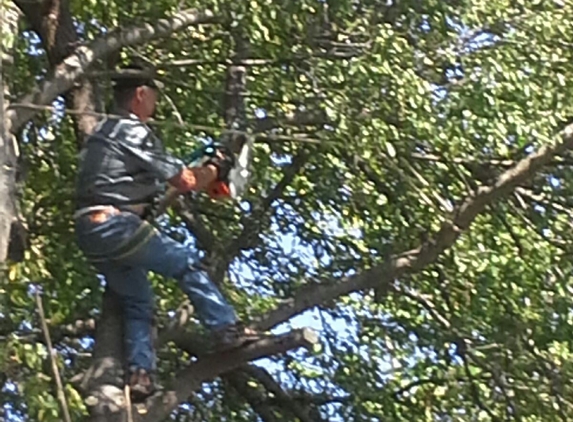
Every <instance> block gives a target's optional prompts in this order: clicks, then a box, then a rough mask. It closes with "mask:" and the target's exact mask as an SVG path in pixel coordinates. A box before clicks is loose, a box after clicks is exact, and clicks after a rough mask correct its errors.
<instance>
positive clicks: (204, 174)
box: [167, 165, 219, 193]
mask: <svg viewBox="0 0 573 422" xmlns="http://www.w3.org/2000/svg"><path fill="white" fill-rule="evenodd" d="M218 172H219V170H218V169H217V167H215V166H214V165H206V166H203V167H194V168H188V167H185V168H183V170H181V171H180V172H179V173H177V174H176V175H175V176H173V177H172V178H170V179H168V180H167V182H168V183H169V184H170V185H171V186H173V187H174V188H175V189H177V193H185V192H189V191H192V190H193V191H201V190H205V189H206V188H207V187H208V186H210V185H211V184H212V183H213V182H214V181H215V180H217V176H218Z"/></svg>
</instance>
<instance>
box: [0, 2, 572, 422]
mask: <svg viewBox="0 0 573 422" xmlns="http://www.w3.org/2000/svg"><path fill="white" fill-rule="evenodd" d="M15 4H16V5H17V6H18V10H19V11H20V12H21V14H22V15H21V18H20V21H19V26H18V27H17V28H16V27H14V26H13V25H12V26H8V27H6V26H5V25H3V26H2V29H3V31H6V30H9V31H11V32H12V33H14V34H17V35H18V36H17V37H14V38H13V40H14V45H13V46H11V45H8V44H6V43H5V41H4V40H5V39H8V38H5V37H4V36H3V37H2V43H3V44H2V46H3V49H4V51H5V52H6V53H7V54H5V55H3V56H2V57H3V58H4V57H5V58H8V57H11V60H4V61H3V63H2V81H3V84H4V85H5V87H7V92H8V95H7V96H6V97H5V102H6V103H8V108H7V110H6V111H5V112H4V119H3V124H4V128H8V129H9V133H10V134H12V136H14V137H15V139H16V140H17V144H18V147H19V150H20V156H19V158H18V161H17V166H18V167H17V172H13V171H11V172H8V173H6V169H7V167H6V166H4V167H3V171H4V173H2V176H1V177H3V179H1V180H0V186H2V189H4V190H3V191H2V192H3V194H2V195H1V196H0V198H1V199H0V200H2V201H7V200H9V198H11V197H14V195H16V194H17V199H18V201H17V204H18V207H19V210H18V209H17V207H15V206H14V205H13V203H14V201H12V202H8V203H7V204H6V205H5V204H4V202H2V203H1V204H0V245H3V244H4V245H7V243H8V242H7V239H9V233H8V228H7V227H9V226H12V225H13V223H12V222H13V221H14V218H15V216H16V217H17V218H20V220H21V221H22V222H23V223H25V224H21V225H19V227H20V226H21V227H26V228H27V238H28V240H27V242H20V244H19V246H18V247H17V248H14V247H12V250H14V249H17V250H20V253H17V254H15V255H21V258H22V259H21V262H16V261H17V259H14V258H15V256H12V257H11V258H12V259H9V260H7V261H6V269H5V272H4V273H3V275H4V276H5V277H4V278H5V280H4V281H3V284H1V286H0V288H1V289H2V293H3V294H2V295H0V335H2V336H3V337H2V339H3V342H2V343H0V355H1V356H3V358H2V360H1V362H2V363H1V365H2V366H1V369H0V372H1V373H2V374H3V375H2V376H1V378H0V383H2V384H3V387H2V389H1V390H0V397H1V400H2V402H3V403H4V405H3V411H4V412H5V415H4V416H5V417H6V419H7V420H17V418H18V416H20V417H25V418H30V419H31V420H40V421H52V420H54V421H55V420H58V421H59V420H62V417H63V416H62V415H63V413H62V410H61V407H62V406H61V404H59V402H58V391H57V387H56V383H55V379H54V376H55V375H54V371H53V370H52V369H51V368H50V364H51V359H50V358H51V356H50V354H49V351H48V349H47V347H46V340H45V339H44V336H43V334H42V331H41V321H40V318H39V317H38V310H37V309H38V302H37V297H41V299H42V303H43V306H44V308H45V313H46V316H47V318H48V326H49V331H50V334H51V337H52V342H53V345H54V348H55V350H56V351H57V354H55V359H56V363H57V366H58V368H59V371H58V372H59V373H60V375H61V377H62V382H63V386H64V387H63V389H64V391H65V396H66V397H65V401H66V406H67V407H68V408H69V412H70V413H71V419H72V420H79V419H80V418H82V417H84V416H85V415H86V414H87V413H88V412H91V420H112V419H111V416H109V415H107V416H106V415H104V414H103V412H104V409H103V407H102V405H105V406H112V404H113V400H114V399H115V398H117V397H120V398H121V394H118V395H117V396H114V395H113V394H110V391H112V390H113V388H111V387H110V386H113V385H114V384H115V383H116V378H117V375H118V372H117V368H118V359H117V357H118V356H120V354H121V350H120V349H119V348H116V347H113V346H116V345H118V344H120V343H118V342H117V341H116V339H117V338H118V336H120V335H121V333H119V332H118V331H117V330H116V328H117V324H116V323H105V321H108V320H109V318H111V321H116V320H117V318H118V317H119V315H117V312H116V308H114V306H113V298H110V299H106V300H105V301H104V302H103V303H102V300H101V292H102V286H101V283H100V281H99V280H98V279H97V278H96V276H95V274H94V273H93V270H92V269H91V268H90V267H89V266H88V265H87V264H86V262H85V261H84V259H83V257H82V256H81V254H80V253H79V252H78V251H77V250H76V248H75V246H74V241H73V221H72V218H71V216H72V214H73V187H74V184H73V181H74V176H75V168H76V167H75V166H76V154H77V148H78V145H79V143H81V139H82V136H83V134H84V133H87V132H89V131H90V130H91V128H92V127H93V122H94V121H95V120H94V117H95V116H96V113H101V112H103V111H104V109H105V107H104V105H105V103H106V101H107V98H108V96H109V83H108V82H109V71H110V70H111V69H112V68H113V66H114V65H115V64H116V63H118V62H121V61H124V60H126V58H127V57H128V56H133V55H137V56H139V57H140V58H142V59H145V60H148V61H149V62H151V63H153V64H154V65H156V66H157V67H158V68H159V69H160V74H161V76H162V78H163V80H164V82H165V83H166V88H165V92H164V93H163V94H162V104H161V107H160V110H159V113H158V116H157V120H156V122H155V127H156V129H157V130H158V131H160V132H161V135H162V138H163V139H164V140H165V141H166V143H167V145H168V147H169V148H170V149H171V150H172V151H173V152H174V153H175V154H178V155H185V154H188V153H189V152H190V151H191V150H192V149H193V148H194V146H195V145H196V144H197V143H198V142H201V141H203V140H205V139H210V138H219V137H221V136H226V135H229V134H233V133H237V132H247V133H249V134H251V135H252V136H255V141H256V142H255V154H254V160H253V177H252V182H251V186H250V189H249V192H248V193H247V194H246V195H245V197H244V198H243V199H242V201H241V203H239V204H235V203H226V204H221V203H214V202H212V201H210V200H209V199H208V198H206V197H204V196H202V195H198V196H196V197H189V198H184V199H183V200H182V201H181V202H179V203H178V204H177V205H176V206H175V207H174V209H173V210H172V211H170V213H169V215H168V216H167V218H166V219H164V220H162V222H161V224H162V228H163V230H166V231H168V232H169V233H171V234H172V235H173V236H174V237H176V238H180V239H182V240H183V239H187V240H188V239H189V235H190V233H193V235H194V238H195V239H196V242H197V244H198V245H199V246H200V247H201V248H202V249H203V250H204V251H205V254H206V255H207V256H208V258H209V260H208V261H209V262H210V263H211V265H212V268H211V269H210V271H211V272H212V274H213V277H214V279H215V280H216V281H217V283H219V284H220V285H221V286H222V288H223V289H224V290H225V291H226V294H227V295H228V297H229V298H230V300H231V301H232V302H233V303H234V304H235V306H236V307H237V309H238V310H239V312H240V314H241V315H242V316H243V317H244V318H245V319H246V320H248V321H250V322H252V323H253V324H255V325H256V326H258V327H259V328H262V329H274V330H278V331H287V330H288V329H289V328H290V327H293V326H297V327H300V326H301V325H312V326H313V327H314V328H315V329H316V330H318V331H319V334H320V340H321V348H316V347H313V346H312V343H313V338H312V336H310V337H309V336H308V332H305V331H295V332H294V334H292V335H291V336H290V337H287V339H288V341H283V342H282V343H280V342H277V343H272V344H266V345H262V346H261V347H257V348H254V349H252V350H247V351H244V352H243V355H240V354H232V355H230V356H227V358H226V359H221V360H220V361H218V362H213V361H212V360H211V361H210V360H209V359H210V358H209V357H205V356H202V355H201V352H202V350H201V341H202V340H201V339H202V335H201V333H200V330H199V329H198V328H196V326H195V324H193V322H192V321H193V319H192V317H191V319H190V322H189V318H188V317H189V313H190V311H189V307H188V305H187V304H186V303H184V302H183V303H182V299H181V295H180V294H179V293H178V290H177V288H176V287H175V286H174V285H173V284H172V283H171V282H169V281H166V280H162V279H160V278H155V279H154V288H155V291H156V293H157V308H158V309H157V314H158V330H159V337H158V344H159V346H160V348H159V350H160V375H161V378H162V380H163V381H164V382H165V383H166V387H167V389H168V391H175V392H176V393H175V394H173V393H167V394H166V395H165V396H162V397H161V399H158V400H156V401H155V402H154V404H153V405H152V406H151V407H150V409H149V413H148V414H147V415H143V416H141V415H134V417H135V418H136V419H141V420H161V418H165V417H167V416H168V415H171V417H172V419H174V420H180V421H186V420H188V421H192V420H201V421H219V420H230V421H247V420H258V419H260V420H264V421H278V420H281V421H283V420H293V421H294V420H300V421H303V422H307V421H320V420H345V421H346V420H353V421H362V420H364V421H365V420H397V421H402V420H403V421H407V420H408V421H409V420H444V421H448V420H456V421H458V420H467V421H474V420H492V421H497V420H499V421H501V420H520V421H537V420H544V421H547V420H568V419H569V418H570V417H571V416H572V415H573V408H572V406H573V404H572V403H571V402H570V400H569V396H570V394H571V391H570V390H571V389H570V386H569V385H568V383H567V382H566V380H567V379H568V378H569V377H570V376H571V371H572V369H571V366H570V364H569V361H570V360H571V359H570V357H571V356H570V355H571V347H570V339H571V335H572V333H571V328H570V326H571V324H570V311H569V309H570V307H571V299H570V296H571V294H570V291H569V290H570V287H569V285H568V280H569V276H568V274H569V273H570V270H571V264H570V261H569V259H568V255H569V251H570V250H571V245H572V243H571V241H572V238H571V235H570V233H569V230H568V229H569V218H570V214H571V211H570V210H569V205H570V200H569V199H568V198H569V196H570V193H571V191H572V185H571V171H570V169H569V164H570V163H571V155H570V152H569V149H570V148H571V146H572V145H573V126H571V125H570V124H569V121H570V116H571V114H572V104H571V101H570V98H571V97H572V94H573V92H572V91H573V83H572V82H571V80H572V76H573V65H572V64H571V63H573V61H572V58H573V57H572V53H571V52H572V51H573V50H572V49H571V46H572V45H573V25H572V22H571V16H573V15H572V12H573V4H571V2H568V1H559V0H554V1H550V0H545V1H527V2H526V1H519V0H512V1H509V0H492V1H490V2H487V3H485V2H484V3H482V2H464V1H459V0H451V1H450V0H448V1H426V2H419V1H415V0H411V1H408V0H401V1H394V2H378V1H362V2H353V1H338V2H319V1H312V0H303V1H297V2H286V1H285V2H264V1H259V0H255V1H250V2H226V1H196V2H187V3H185V5H184V6H185V8H187V7H193V8H194V9H193V10H194V11H189V10H187V9H182V7H183V5H182V4H180V3H179V2H170V1H167V2H160V3H157V2H155V3H149V4H138V3H133V4H131V3H130V4H124V2H114V1H111V0H108V1H102V2H90V3H87V2H79V1H70V2H68V1H65V0H60V1H53V0H38V1H16V2H15ZM4 7H6V6H4ZM10 10H14V9H13V8H12V9H10ZM4 16H6V14H4ZM11 16H12V15H11ZM3 22H5V21H3ZM11 22H13V21H11ZM3 33H4V32H3ZM31 81H34V83H32V82H31ZM36 82H37V87H36V88H34V89H33V88H32V87H33V86H36ZM4 133H5V135H3V137H2V139H3V143H2V144H1V145H0V147H2V148H3V151H4V152H3V154H4V155H3V156H2V158H3V160H4V162H6V160H8V161H9V162H14V157H15V155H14V153H12V152H11V151H13V149H12V150H8V149H6V148H7V146H9V145H12V143H9V142H7V140H8V131H7V130H4ZM6 151H7V152H6ZM10 154H12V155H10ZM16 180H17V181H18V184H16ZM4 192H10V193H11V194H10V195H13V196H10V195H7V194H6V193H4ZM12 193H13V194H12ZM5 210H8V212H6V211H5ZM18 238H21V236H18ZM26 243H27V244H26ZM5 249H6V248H5ZM0 253H3V254H5V252H2V246H0ZM40 293H41V295H40ZM102 308H103V309H104V311H103V313H102V312H101V310H102ZM106 318H108V319H106ZM114 318H115V319H114ZM94 319H95V320H98V321H99V323H98V330H97V331H98V333H97V336H95V337H94V324H93V320H94ZM102 320H103V321H104V322H103V323H102ZM94 338H95V339H97V341H96V342H94ZM289 342H290V343H289ZM299 345H307V346H308V347H309V349H308V350H306V349H295V347H296V346H299ZM291 349H293V350H291ZM287 350H291V351H288V352H287ZM261 356H266V358H265V359H264V360H262V361H261V360H255V362H251V363H247V362H249V361H252V360H253V359H258V358H259V357H261ZM189 361H193V363H191V364H189ZM238 363H240V365H239V366H238V367H237V364H238ZM98 364H99V365H100V366H99V368H100V369H101V368H104V369H106V370H105V371H97V370H94V369H97V368H98V366H97V365H98ZM102 364H103V366H102ZM94 365H95V366H94ZM98 374H99V375H100V376H97V375H98ZM101 375H103V376H101ZM174 379H175V380H176V383H175V385H174V389H172V388H171V387H172V386H170V385H169V384H170V382H171V381H172V380H174ZM81 380H83V381H84V382H83V383H82V382H81ZM113 391H116V392H117V393H119V391H117V390H113ZM61 396H62V395H61V392H60V398H61ZM163 399H165V400H163ZM117 407H118V409H119V408H121V407H122V403H121V402H118V405H117ZM97 418H100V419H97ZM102 418H103V419H102ZM106 418H107V419H106Z"/></svg>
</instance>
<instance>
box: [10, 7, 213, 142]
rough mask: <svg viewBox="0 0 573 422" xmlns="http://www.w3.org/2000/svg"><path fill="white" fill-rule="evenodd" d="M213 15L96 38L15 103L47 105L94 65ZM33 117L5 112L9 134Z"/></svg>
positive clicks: (29, 112)
mask: <svg viewBox="0 0 573 422" xmlns="http://www.w3.org/2000/svg"><path fill="white" fill-rule="evenodd" d="M213 20H214V18H213V14H212V13H211V12H210V11H205V12H202V13H200V12H197V11H195V10H186V11H182V12H180V13H177V14H176V15H174V16H173V17H171V18H170V19H160V20H158V21H157V23H156V24H155V25H149V24H148V25H144V26H141V27H136V28H130V29H126V30H124V31H120V32H119V33H111V34H108V35H106V36H104V37H102V38H99V39H97V40H95V41H94V42H92V43H91V44H89V45H83V46H80V47H78V48H77V49H76V50H75V52H74V53H73V54H71V55H70V56H68V57H67V58H66V59H64V61H63V62H62V63H61V64H59V65H58V66H56V67H55V69H54V71H53V72H52V73H51V75H50V77H48V78H47V79H46V80H45V81H44V82H43V83H42V84H41V86H40V87H39V88H37V89H36V90H35V91H34V92H33V93H31V94H29V95H27V96H25V97H24V98H23V99H21V100H20V101H18V102H19V103H32V104H36V105H47V104H50V103H51V102H52V101H53V100H54V99H55V98H56V97H57V96H58V95H61V94H63V93H65V92H66V91H68V90H69V89H70V88H72V87H73V84H74V81H75V80H76V79H78V78H79V77H80V76H83V75H84V74H85V72H86V71H87V70H88V69H89V68H90V67H91V66H92V65H93V64H94V63H95V62H96V61H97V60H100V59H102V58H105V57H106V56H108V55H109V54H110V53H113V52H115V51H117V50H119V49H120V48H122V47H126V46H134V45H139V44H143V43H145V42H148V41H151V40H153V39H157V38H163V37H167V36H168V35H170V34H171V33H173V32H175V31H179V30H181V29H184V28H186V27H188V26H190V25H197V24H200V23H207V22H212V21H213ZM35 114H36V111H35V110H33V109H19V110H18V111H17V112H16V111H15V110H10V111H9V112H8V116H7V117H8V119H7V120H8V121H9V130H10V131H11V132H12V133H15V132H16V131H18V129H19V128H20V127H21V126H22V125H23V124H24V123H25V122H27V121H28V120H29V119H31V118H32V117H33V116H34V115H35Z"/></svg>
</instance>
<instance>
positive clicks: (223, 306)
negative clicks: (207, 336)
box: [123, 232, 237, 329]
mask: <svg viewBox="0 0 573 422" xmlns="http://www.w3.org/2000/svg"><path fill="white" fill-rule="evenodd" d="M123 261H124V262H125V263H126V264H129V265H132V266H141V267H144V268H146V269H147V270H150V271H153V272H155V273H157V274H161V275H163V276H164V277H170V278H174V279H176V280H177V281H178V283H179V286H180V287H181V289H182V290H183V292H185V294H186V295H187V296H188V297H189V299H190V300H191V302H192V303H193V306H194V307H195V310H196V312H197V316H198V317H199V319H200V320H201V321H202V323H203V324H205V325H206V326H207V327H208V328H210V329H217V328H219V327H222V326H227V325H229V324H234V323H235V322H236V321H237V317H236V315H235V311H234V310H233V308H232V307H231V306H230V305H229V304H228V303H227V301H226V300H225V298H224V297H223V295H222V294H221V292H220V291H219V289H217V287H216V286H215V285H214V284H213V283H212V282H211V280H210V279H209V276H208V274H207V272H206V271H205V270H204V269H202V268H201V263H200V260H199V256H198V254H197V253H196V252H195V251H193V250H192V249H190V248H189V247H187V246H185V245H183V244H181V243H179V242H176V241H175V240H173V239H171V238H170V237H169V236H166V235H164V234H162V233H159V232H157V233H156V234H155V235H154V236H153V237H152V238H151V239H150V240H149V241H148V242H147V243H146V244H145V245H143V246H142V247H140V248H139V249H138V250H137V251H135V252H134V253H133V254H132V255H130V256H129V257H126V258H125V259H124V260H123Z"/></svg>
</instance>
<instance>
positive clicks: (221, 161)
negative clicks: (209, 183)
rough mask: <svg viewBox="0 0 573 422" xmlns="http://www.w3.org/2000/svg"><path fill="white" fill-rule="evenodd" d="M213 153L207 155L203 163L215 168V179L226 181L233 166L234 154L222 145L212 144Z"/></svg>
mask: <svg viewBox="0 0 573 422" xmlns="http://www.w3.org/2000/svg"><path fill="white" fill-rule="evenodd" d="M212 148H214V154H213V155H211V156H210V157H209V159H208V160H207V161H206V163H205V165H212V166H215V167H216V168H217V180H219V181H222V182H227V179H228V177H229V172H230V171H231V169H232V168H233V167H235V155H234V154H233V153H232V152H231V150H230V149H229V148H227V147H226V146H223V145H214V146H213V147H212Z"/></svg>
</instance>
